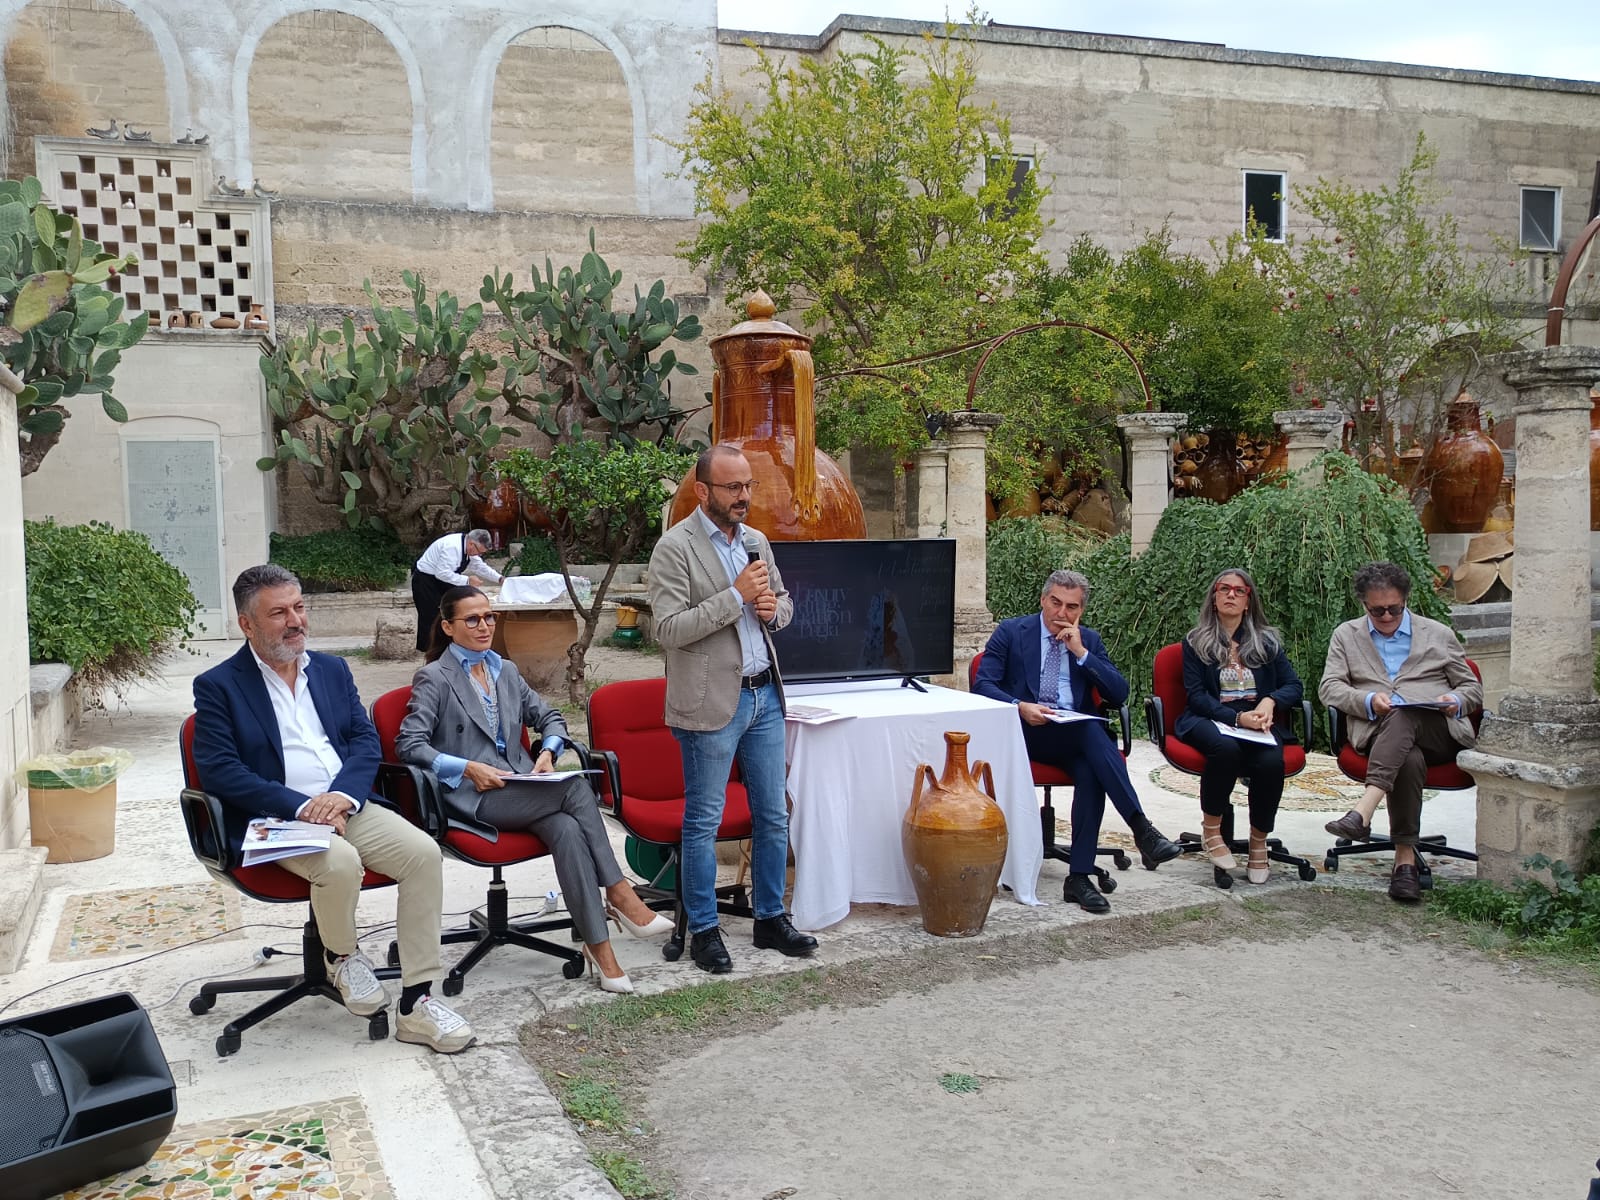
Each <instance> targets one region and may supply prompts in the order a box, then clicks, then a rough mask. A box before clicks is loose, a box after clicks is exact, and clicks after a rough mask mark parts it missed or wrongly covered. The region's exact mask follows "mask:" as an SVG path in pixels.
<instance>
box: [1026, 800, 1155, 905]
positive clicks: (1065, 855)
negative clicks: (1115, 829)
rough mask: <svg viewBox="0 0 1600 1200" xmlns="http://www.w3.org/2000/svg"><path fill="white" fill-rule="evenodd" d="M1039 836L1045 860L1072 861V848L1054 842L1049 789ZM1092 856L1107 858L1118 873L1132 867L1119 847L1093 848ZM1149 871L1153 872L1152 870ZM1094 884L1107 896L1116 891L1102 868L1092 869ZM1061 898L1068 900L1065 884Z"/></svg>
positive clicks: (1110, 877)
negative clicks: (1041, 840) (1042, 841)
mask: <svg viewBox="0 0 1600 1200" xmlns="http://www.w3.org/2000/svg"><path fill="white" fill-rule="evenodd" d="M1039 834H1040V836H1041V837H1042V838H1043V839H1044V856H1045V858H1047V859H1050V858H1053V859H1055V861H1056V862H1064V863H1070V862H1071V861H1072V847H1071V846H1063V845H1062V844H1061V843H1060V842H1058V841H1056V809H1055V805H1053V804H1052V803H1050V789H1049V788H1048V787H1047V788H1045V789H1044V803H1043V804H1042V805H1040V806H1039ZM1094 856H1095V857H1096V858H1109V859H1110V860H1111V861H1112V863H1113V864H1115V865H1116V868H1117V870H1119V871H1126V870H1127V869H1128V868H1129V867H1131V866H1133V859H1131V858H1129V857H1128V852H1127V851H1126V850H1124V849H1123V848H1122V847H1121V846H1096V847H1095V848H1094ZM1151 869H1152V870H1154V868H1151ZM1094 883H1095V886H1096V887H1097V888H1099V889H1100V890H1101V891H1102V892H1104V893H1105V894H1106V895H1108V896H1109V895H1110V894H1111V893H1112V892H1114V891H1116V890H1117V881H1116V879H1115V878H1113V877H1112V874H1111V872H1110V871H1108V870H1106V869H1105V868H1104V867H1096V868H1095V869H1094ZM1061 898H1062V899H1063V900H1066V899H1068V896H1067V885H1066V883H1065V882H1063V883H1062V885H1061Z"/></svg>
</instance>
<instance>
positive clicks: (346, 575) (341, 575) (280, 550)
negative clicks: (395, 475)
mask: <svg viewBox="0 0 1600 1200" xmlns="http://www.w3.org/2000/svg"><path fill="white" fill-rule="evenodd" d="M270 554H271V556H272V561H273V562H275V563H277V564H278V565H279V566H280V567H286V568H287V569H289V570H291V571H293V572H294V573H295V574H296V575H298V576H300V586H301V587H302V588H304V589H305V590H306V591H307V592H378V591H387V590H388V589H390V588H393V587H398V586H400V584H402V583H404V582H405V580H406V576H407V574H408V573H409V572H410V570H411V564H412V563H413V562H414V561H416V557H417V556H416V554H414V553H413V552H412V551H411V549H410V548H409V547H407V546H406V545H405V544H404V543H402V542H401V541H400V539H399V538H397V537H395V535H394V534H392V533H390V532H389V531H388V530H380V529H372V528H369V527H367V526H361V527H360V528H357V529H329V530H326V531H324V532H322V533H308V534H304V535H302V536H300V537H285V536H284V535H283V534H281V533H275V534H273V535H272V539H271V549H270Z"/></svg>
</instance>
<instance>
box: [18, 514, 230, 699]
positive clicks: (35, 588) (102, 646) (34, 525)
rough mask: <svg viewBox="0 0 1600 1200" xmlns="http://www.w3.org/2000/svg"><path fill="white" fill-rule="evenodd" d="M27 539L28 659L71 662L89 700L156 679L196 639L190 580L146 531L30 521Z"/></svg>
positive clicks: (26, 526)
mask: <svg viewBox="0 0 1600 1200" xmlns="http://www.w3.org/2000/svg"><path fill="white" fill-rule="evenodd" d="M23 540H24V546H25V555H26V562H27V575H28V659H29V661H30V662H36V663H40V662H61V663H66V664H67V665H68V666H69V667H71V668H72V670H73V672H74V674H75V676H76V677H77V679H78V680H79V682H80V683H81V685H82V686H83V689H84V696H85V697H86V698H88V699H90V700H91V701H92V700H94V699H97V698H98V696H99V693H100V692H101V690H102V689H104V688H107V687H109V688H111V689H112V690H114V691H117V690H120V689H121V687H122V686H123V685H125V684H127V683H130V682H132V681H133V680H135V679H140V678H146V677H149V676H150V675H152V674H153V673H154V668H155V666H156V664H157V663H159V662H160V661H161V659H162V658H163V657H164V656H165V655H166V654H167V653H168V652H169V651H170V650H172V649H173V648H174V647H175V646H178V645H182V644H183V643H184V642H185V641H186V640H187V639H188V637H189V634H190V632H191V629H190V627H191V625H192V623H193V621H194V615H195V611H196V609H197V607H198V606H197V605H196V603H195V598H194V596H193V594H192V593H191V592H190V591H189V581H188V580H187V579H186V578H185V577H184V575H183V572H181V571H179V570H178V569H177V568H176V567H174V566H173V565H172V564H171V563H169V562H168V561H167V560H166V559H164V558H162V557H161V555H159V554H157V553H156V549H155V547H154V546H152V545H151V544H150V539H149V538H147V537H145V535H144V534H142V533H135V532H134V531H133V530H131V529H113V528H112V527H111V526H109V525H106V524H103V523H102V522H99V521H91V522H90V523H89V524H87V525H57V524H56V523H55V522H54V521H51V520H45V521H25V522H23Z"/></svg>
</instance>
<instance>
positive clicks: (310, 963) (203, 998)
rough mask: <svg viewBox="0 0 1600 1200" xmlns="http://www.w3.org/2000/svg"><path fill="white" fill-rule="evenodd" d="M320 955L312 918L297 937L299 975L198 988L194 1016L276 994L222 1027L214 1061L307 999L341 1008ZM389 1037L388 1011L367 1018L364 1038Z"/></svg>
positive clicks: (385, 975)
mask: <svg viewBox="0 0 1600 1200" xmlns="http://www.w3.org/2000/svg"><path fill="white" fill-rule="evenodd" d="M323 955H324V947H323V945H322V934H321V933H320V932H319V931H318V930H317V922H316V920H315V919H314V918H313V919H312V920H309V921H307V922H306V923H305V928H304V929H303V930H302V931H301V934H300V960H301V961H300V973H299V974H298V975H273V976H268V977H265V978H257V979H223V980H218V981H216V982H213V983H203V984H201V985H200V991H199V992H198V993H197V994H196V995H195V996H194V998H193V999H192V1000H190V1001H189V1011H190V1012H192V1013H194V1014H195V1016H202V1015H204V1014H205V1013H208V1012H210V1011H211V1009H212V1007H213V1006H214V1005H215V1004H216V1002H217V997H218V996H230V995H235V994H240V993H246V992H276V993H277V994H276V995H274V996H271V997H269V998H268V999H266V1000H263V1001H262V1002H261V1003H260V1004H258V1005H256V1006H255V1007H254V1008H252V1009H251V1010H250V1011H249V1012H247V1013H245V1014H244V1016H242V1017H236V1018H235V1019H234V1020H232V1021H229V1022H228V1023H227V1024H226V1025H224V1026H223V1027H222V1033H221V1035H220V1036H219V1037H218V1038H217V1043H216V1045H217V1057H218V1058H227V1057H228V1056H229V1055H231V1054H237V1053H238V1051H239V1046H240V1044H241V1042H242V1039H243V1034H244V1031H245V1030H246V1029H249V1028H250V1027H251V1026H253V1025H259V1024H261V1022H262V1021H265V1020H266V1019H267V1018H268V1017H270V1016H272V1015H273V1014H274V1013H279V1012H282V1011H283V1010H284V1009H286V1008H288V1007H289V1006H290V1005H291V1004H297V1003H299V1002H300V1001H301V1000H305V999H307V998H308V997H311V996H321V997H323V998H324V999H326V1000H332V1001H333V1002H334V1003H335V1004H337V1005H339V1006H340V1007H343V1005H344V1001H343V1000H342V999H341V998H340V996H339V989H338V988H336V987H334V986H333V980H332V979H330V978H329V977H328V961H327V959H326V958H325V957H323ZM375 973H376V974H377V976H378V978H379V979H396V978H398V977H399V975H400V972H399V970H398V969H397V968H394V967H379V968H377V969H376V971H375ZM388 1036H389V1010H388V1009H387V1008H380V1009H379V1010H378V1011H377V1012H375V1013H373V1014H372V1015H371V1016H370V1017H368V1018H367V1037H369V1038H370V1039H371V1040H372V1041H374V1042H381V1041H383V1039H384V1038H386V1037H388Z"/></svg>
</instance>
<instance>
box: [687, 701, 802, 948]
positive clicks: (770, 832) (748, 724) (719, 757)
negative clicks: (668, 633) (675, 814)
mask: <svg viewBox="0 0 1600 1200" xmlns="http://www.w3.org/2000/svg"><path fill="white" fill-rule="evenodd" d="M672 736H673V737H675V738H677V739H678V748H679V749H680V750H681V751H682V752H683V785H684V808H683V842H682V846H681V850H682V856H683V861H682V867H681V868H680V870H681V874H682V887H683V904H684V908H685V909H687V910H688V914H689V932H690V933H703V932H705V931H706V930H708V929H715V928H716V927H717V894H716V886H717V854H716V842H717V829H718V827H719V826H720V825H721V824H722V806H723V804H724V803H725V801H726V799H727V787H728V773H729V772H730V771H731V770H732V769H733V760H734V758H735V757H737V758H738V760H739V773H740V776H741V778H742V779H743V781H744V786H745V790H746V791H747V792H748V793H749V795H750V821H751V827H752V828H751V850H750V873H751V875H752V876H753V877H754V878H753V881H752V888H751V890H752V893H753V897H752V899H753V907H754V909H755V914H756V919H757V920H763V919H765V918H767V917H776V916H778V915H780V914H781V913H782V912H783V887H784V883H785V880H786V874H787V868H788V860H789V808H788V805H787V804H786V802H785V800H784V789H785V775H786V773H787V769H786V767H785V765H784V743H783V706H782V705H780V704H779V703H778V689H777V687H776V686H775V685H773V684H770V683H769V684H767V686H766V687H763V688H755V689H751V688H740V689H739V706H738V707H737V708H736V709H734V712H733V720H731V721H729V722H728V723H727V724H726V725H724V726H723V727H722V728H721V729H713V730H709V731H703V730H697V729H674V730H673V731H672Z"/></svg>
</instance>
